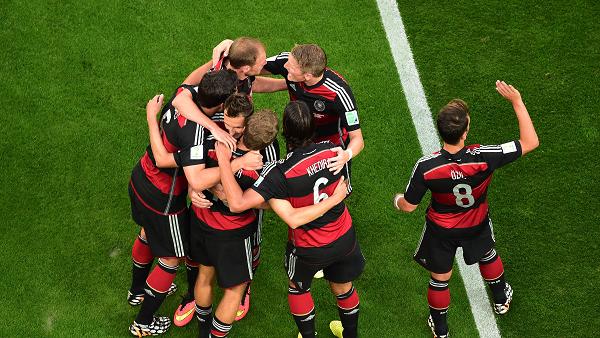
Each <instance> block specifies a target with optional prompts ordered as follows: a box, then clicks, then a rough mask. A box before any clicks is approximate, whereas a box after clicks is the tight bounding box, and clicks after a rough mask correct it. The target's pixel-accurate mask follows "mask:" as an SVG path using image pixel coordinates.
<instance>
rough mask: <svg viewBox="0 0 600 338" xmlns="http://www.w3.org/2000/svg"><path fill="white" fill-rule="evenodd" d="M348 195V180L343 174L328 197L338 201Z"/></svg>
mask: <svg viewBox="0 0 600 338" xmlns="http://www.w3.org/2000/svg"><path fill="white" fill-rule="evenodd" d="M346 196H348V181H347V180H346V179H345V178H344V176H342V177H340V179H339V180H338V185H337V186H336V187H335V190H334V191H333V194H332V195H331V196H329V198H333V199H335V200H336V201H337V202H338V203H339V202H341V201H343V200H344V199H345V198H346Z"/></svg>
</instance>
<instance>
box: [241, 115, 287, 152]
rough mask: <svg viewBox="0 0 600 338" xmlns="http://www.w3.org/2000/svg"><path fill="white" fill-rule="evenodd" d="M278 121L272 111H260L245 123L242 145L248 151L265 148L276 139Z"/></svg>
mask: <svg viewBox="0 0 600 338" xmlns="http://www.w3.org/2000/svg"><path fill="white" fill-rule="evenodd" d="M278 130H279V120H278V119H277V115H275V113H274V112H273V111H272V110H269V109H261V110H259V111H257V112H255V113H254V114H252V116H250V117H249V118H248V120H247V121H246V130H245V131H244V135H243V136H242V141H243V142H244V145H245V146H246V147H248V149H250V150H261V149H264V148H266V147H267V146H268V145H269V144H271V143H273V140H275V138H276V137H277V132H278Z"/></svg>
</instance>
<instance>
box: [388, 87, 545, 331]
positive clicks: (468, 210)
mask: <svg viewBox="0 0 600 338" xmlns="http://www.w3.org/2000/svg"><path fill="white" fill-rule="evenodd" d="M496 90H497V91H498V93H500V95H502V96H503V97H504V98H506V99H507V100H509V101H510V102H511V103H512V105H513V108H514V110H515V113H516V115H517V120H518V122H519V132H520V137H519V139H518V140H516V141H510V142H507V143H504V144H501V145H469V146H465V140H466V138H467V134H468V132H469V125H470V121H471V118H470V116H469V110H468V108H467V105H466V104H465V103H464V102H463V101H462V100H457V99H455V100H452V101H450V103H448V104H447V105H446V106H444V107H443V108H442V110H441V111H440V112H439V114H438V117H437V129H438V132H439V134H440V136H441V137H442V139H443V141H444V145H443V147H442V149H441V150H440V151H438V152H435V153H433V154H431V155H427V156H424V157H422V158H421V159H420V160H419V161H417V163H416V165H415V167H414V169H413V172H412V176H411V178H410V181H409V183H408V185H407V187H406V192H405V193H404V194H397V195H396V197H395V198H394V207H396V208H397V209H399V210H402V211H405V212H412V211H414V210H415V209H416V208H417V206H418V204H419V203H420V202H421V199H422V198H423V196H424V195H425V193H426V192H427V190H431V204H430V205H429V207H428V208H427V215H426V220H425V227H424V229H423V234H422V237H421V241H420V243H419V246H418V248H417V250H416V252H415V255H414V259H415V260H416V261H417V262H418V263H419V264H421V265H422V266H423V267H425V268H426V269H427V270H429V271H430V273H431V280H430V281H429V288H428V292H427V301H428V303H429V312H430V316H429V319H428V325H429V327H430V328H431V330H432V332H433V336H434V337H440V338H442V337H447V336H448V324H447V321H446V315H447V312H448V307H449V306H450V290H449V289H448V282H449V280H450V277H451V275H452V264H453V261H454V256H455V254H456V249H457V248H458V247H462V248H463V257H464V260H465V263H466V264H468V265H470V264H475V263H478V264H479V270H480V272H481V276H482V277H483V279H485V281H486V282H487V284H488V285H489V287H490V290H491V292H492V296H493V299H494V303H495V305H494V311H495V312H496V313H497V314H499V315H501V314H505V313H506V312H507V311H508V309H509V306H510V302H511V300H512V296H513V290H512V288H511V286H510V285H509V284H508V283H506V281H505V278H504V267H503V266H502V260H501V259H500V256H498V254H497V253H496V250H495V249H494V244H495V240H494V233H493V228H492V221H491V220H490V218H489V214H488V202H487V190H488V187H489V184H490V182H491V179H492V174H493V172H494V170H496V169H497V168H500V167H502V166H503V165H505V164H508V163H510V162H513V161H515V160H516V159H518V158H519V157H521V156H524V155H525V154H527V153H529V152H530V151H532V150H534V149H535V148H536V147H537V146H538V144H539V141H538V137H537V134H536V132H535V129H534V127H533V123H532V122H531V118H530V117H529V113H528V112H527V109H526V107H525V104H524V103H523V100H522V99H521V94H520V93H519V91H518V90H517V89H515V88H514V87H513V86H511V85H507V84H506V83H504V82H503V81H496Z"/></svg>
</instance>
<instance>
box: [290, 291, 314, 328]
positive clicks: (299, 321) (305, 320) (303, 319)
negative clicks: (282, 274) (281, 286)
mask: <svg viewBox="0 0 600 338" xmlns="http://www.w3.org/2000/svg"><path fill="white" fill-rule="evenodd" d="M288 304H289V306H290V312H291V313H292V316H293V317H294V321H295V322H296V326H298V331H300V334H302V338H314V337H315V336H316V334H317V332H316V330H315V303H314V301H313V299H312V296H311V294H310V289H308V290H299V289H296V288H292V287H290V288H289V289H288Z"/></svg>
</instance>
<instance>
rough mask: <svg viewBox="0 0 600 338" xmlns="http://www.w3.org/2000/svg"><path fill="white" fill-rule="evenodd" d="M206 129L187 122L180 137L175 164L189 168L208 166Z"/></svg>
mask: <svg viewBox="0 0 600 338" xmlns="http://www.w3.org/2000/svg"><path fill="white" fill-rule="evenodd" d="M205 131H206V130H205V128H204V127H202V126H201V125H199V124H197V123H195V122H192V121H190V120H188V121H187V125H186V126H185V128H183V129H182V130H181V133H180V135H179V145H180V146H181V150H179V152H178V155H177V156H175V162H176V163H177V165H178V166H180V167H188V166H192V165H197V164H206V157H207V156H206V155H207V151H208V149H205V135H206V134H207V132H205Z"/></svg>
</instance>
